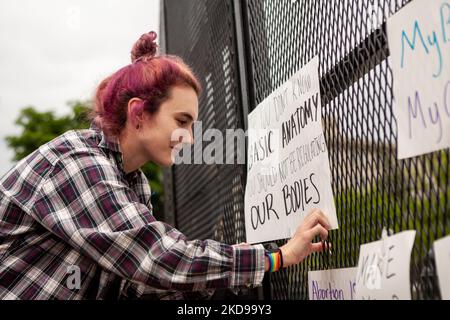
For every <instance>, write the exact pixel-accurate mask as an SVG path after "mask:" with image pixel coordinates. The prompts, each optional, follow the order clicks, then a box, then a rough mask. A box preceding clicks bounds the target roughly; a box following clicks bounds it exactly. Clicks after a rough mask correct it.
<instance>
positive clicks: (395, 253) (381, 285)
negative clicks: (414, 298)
mask: <svg viewBox="0 0 450 320" xmlns="http://www.w3.org/2000/svg"><path fill="white" fill-rule="evenodd" d="M415 236H416V231H414V230H412V231H404V232H401V233H398V234H396V235H393V236H391V237H387V238H386V239H384V240H380V241H376V242H371V243H368V244H364V245H362V246H361V248H360V253H359V261H358V271H357V274H356V297H357V299H358V300H359V299H364V300H378V299H382V300H410V299H411V290H410V279H409V267H410V260H411V251H412V248H413V245H414V238H415Z"/></svg>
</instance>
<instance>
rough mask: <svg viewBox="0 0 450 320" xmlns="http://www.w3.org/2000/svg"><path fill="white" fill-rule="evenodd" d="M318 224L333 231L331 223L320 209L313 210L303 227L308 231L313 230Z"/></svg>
mask: <svg viewBox="0 0 450 320" xmlns="http://www.w3.org/2000/svg"><path fill="white" fill-rule="evenodd" d="M318 223H319V224H321V225H322V226H323V227H324V228H325V229H327V230H329V229H331V225H330V222H329V221H328V218H327V217H326V216H325V214H324V213H323V212H322V211H321V210H319V209H313V210H312V211H311V212H310V213H309V214H308V216H307V217H306V218H305V220H304V222H303V225H304V226H305V227H306V228H307V229H311V228H313V227H314V226H315V225H317V224H318Z"/></svg>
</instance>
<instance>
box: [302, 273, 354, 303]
mask: <svg viewBox="0 0 450 320" xmlns="http://www.w3.org/2000/svg"><path fill="white" fill-rule="evenodd" d="M356 271H357V268H347V269H331V270H321V271H310V272H308V292H309V300H354V299H355V289H356Z"/></svg>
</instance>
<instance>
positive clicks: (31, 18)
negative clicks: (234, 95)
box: [0, 0, 159, 177]
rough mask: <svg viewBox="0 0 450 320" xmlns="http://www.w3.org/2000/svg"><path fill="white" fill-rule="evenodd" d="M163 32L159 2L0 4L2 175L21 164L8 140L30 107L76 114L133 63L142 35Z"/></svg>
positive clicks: (24, 0) (30, 0)
mask: <svg viewBox="0 0 450 320" xmlns="http://www.w3.org/2000/svg"><path fill="white" fill-rule="evenodd" d="M151 30H155V31H157V32H158V31H159V0H128V1H124V0H107V1H105V0H78V1H75V0H72V1H70V0H39V1H36V0H14V1H1V2H0V177H1V176H2V175H3V174H4V173H5V172H6V171H7V170H9V168H10V167H11V166H12V165H13V162H12V161H11V158H12V157H13V153H12V152H11V151H10V150H8V148H7V146H6V143H5V141H4V137H5V136H7V135H11V134H16V133H18V132H19V130H18V128H17V127H16V126H15V124H14V120H15V119H16V118H17V116H18V114H19V111H20V110H21V109H22V108H23V107H25V106H28V105H33V106H35V107H36V108H38V109H39V110H42V111H44V110H54V111H56V112H57V113H58V114H64V113H67V112H68V111H69V108H68V107H67V102H68V101H71V100H77V99H81V100H83V99H89V98H91V96H92V94H93V92H94V90H95V87H96V86H97V84H98V83H99V82H100V81H101V80H102V79H103V78H105V77H106V76H108V75H109V74H110V73H112V72H114V71H115V70H117V69H119V68H121V67H123V66H125V65H127V64H129V63H130V51H131V48H132V46H133V44H134V42H135V41H136V40H137V39H138V38H139V37H140V35H141V34H143V33H145V32H149V31H151Z"/></svg>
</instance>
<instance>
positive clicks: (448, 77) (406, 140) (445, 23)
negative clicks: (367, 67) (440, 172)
mask: <svg viewBox="0 0 450 320" xmlns="http://www.w3.org/2000/svg"><path fill="white" fill-rule="evenodd" d="M387 36H388V42H389V50H390V55H391V60H390V62H391V66H392V71H393V76H394V101H395V103H394V114H395V116H396V118H397V125H398V158H399V159H404V158H409V157H414V156H418V155H421V154H425V153H429V152H432V151H437V150H440V149H445V148H448V147H450V1H448V0H433V1H429V0H414V1H412V2H411V3H410V4H408V5H406V6H405V7H404V8H403V9H401V10H400V11H399V12H398V13H396V14H395V15H394V16H392V17H391V18H389V19H388V21H387Z"/></svg>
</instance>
